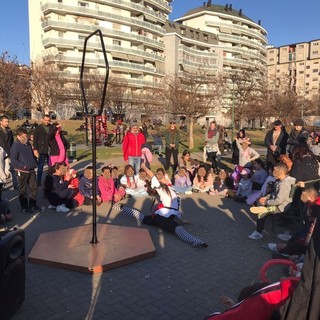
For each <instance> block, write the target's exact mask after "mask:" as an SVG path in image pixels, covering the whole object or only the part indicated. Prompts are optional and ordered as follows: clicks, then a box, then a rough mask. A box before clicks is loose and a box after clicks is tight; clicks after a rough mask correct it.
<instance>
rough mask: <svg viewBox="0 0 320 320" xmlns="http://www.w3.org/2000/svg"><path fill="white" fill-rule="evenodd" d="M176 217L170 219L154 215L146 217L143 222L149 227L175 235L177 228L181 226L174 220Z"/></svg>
mask: <svg viewBox="0 0 320 320" xmlns="http://www.w3.org/2000/svg"><path fill="white" fill-rule="evenodd" d="M174 218H175V216H174V215H171V216H170V217H169V218H165V217H163V216H160V215H159V214H153V215H148V216H145V217H144V218H143V220H142V222H143V223H144V224H146V225H149V226H157V227H159V228H161V229H163V230H165V231H168V232H172V233H174V231H175V229H176V227H178V226H179V224H178V223H177V222H176V221H175V220H174Z"/></svg>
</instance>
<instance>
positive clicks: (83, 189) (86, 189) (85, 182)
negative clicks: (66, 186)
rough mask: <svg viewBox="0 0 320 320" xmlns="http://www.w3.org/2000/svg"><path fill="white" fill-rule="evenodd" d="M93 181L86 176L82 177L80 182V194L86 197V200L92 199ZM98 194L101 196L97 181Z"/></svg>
mask: <svg viewBox="0 0 320 320" xmlns="http://www.w3.org/2000/svg"><path fill="white" fill-rule="evenodd" d="M92 187H93V179H88V178H86V177H85V176H83V177H81V179H80V182H79V192H80V193H81V194H82V195H83V196H84V197H85V198H89V199H90V198H92V195H93V192H92ZM96 194H97V195H100V190H99V185H98V181H97V188H96Z"/></svg>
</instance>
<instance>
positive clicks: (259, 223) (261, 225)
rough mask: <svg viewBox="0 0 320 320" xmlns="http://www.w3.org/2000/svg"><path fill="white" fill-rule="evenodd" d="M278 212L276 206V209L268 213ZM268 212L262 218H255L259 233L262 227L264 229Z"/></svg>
mask: <svg viewBox="0 0 320 320" xmlns="http://www.w3.org/2000/svg"><path fill="white" fill-rule="evenodd" d="M277 213H280V211H279V209H278V208H276V211H274V212H272V213H270V215H271V214H277ZM268 216H269V214H268V215H266V216H265V217H263V218H262V219H257V231H258V232H259V233H262V231H263V229H264V225H265V224H266V219H267V218H268Z"/></svg>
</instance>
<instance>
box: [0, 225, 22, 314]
mask: <svg viewBox="0 0 320 320" xmlns="http://www.w3.org/2000/svg"><path fill="white" fill-rule="evenodd" d="M25 280H26V273H25V237H24V230H22V229H13V230H9V231H4V232H0V319H1V320H7V319H10V318H11V317H12V316H13V315H14V313H15V312H16V311H17V310H18V309H19V307H20V305H21V304H22V302H23V301H24V298H25Z"/></svg>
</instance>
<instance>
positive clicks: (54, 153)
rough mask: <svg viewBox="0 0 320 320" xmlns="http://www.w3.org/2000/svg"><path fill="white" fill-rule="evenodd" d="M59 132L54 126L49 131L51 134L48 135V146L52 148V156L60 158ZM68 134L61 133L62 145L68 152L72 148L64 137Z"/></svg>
mask: <svg viewBox="0 0 320 320" xmlns="http://www.w3.org/2000/svg"><path fill="white" fill-rule="evenodd" d="M57 130H58V128H57V127H56V126H52V127H51V128H50V130H49V133H48V144H49V148H50V156H58V155H59V154H60V149H59V146H58V142H57V140H56V133H57ZM66 134H68V133H67V132H66V131H61V132H60V136H61V140H62V143H63V145H64V147H65V150H68V149H69V148H70V143H69V142H68V141H67V139H66V138H65V137H64V136H65V135H66ZM36 150H37V149H36Z"/></svg>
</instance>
